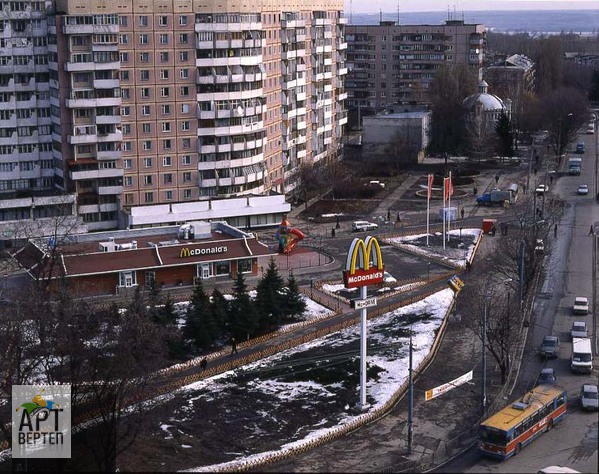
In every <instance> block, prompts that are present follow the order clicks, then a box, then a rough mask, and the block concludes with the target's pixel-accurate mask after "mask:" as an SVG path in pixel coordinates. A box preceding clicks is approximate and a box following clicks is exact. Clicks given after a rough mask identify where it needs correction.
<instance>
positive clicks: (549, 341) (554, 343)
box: [543, 339, 557, 347]
mask: <svg viewBox="0 0 599 474" xmlns="http://www.w3.org/2000/svg"><path fill="white" fill-rule="evenodd" d="M543 345H544V346H547V347H555V346H557V341H556V340H555V339H545V342H544V343H543Z"/></svg>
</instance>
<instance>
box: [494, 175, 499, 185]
mask: <svg viewBox="0 0 599 474" xmlns="http://www.w3.org/2000/svg"><path fill="white" fill-rule="evenodd" d="M495 184H499V175H498V174H496V175H495Z"/></svg>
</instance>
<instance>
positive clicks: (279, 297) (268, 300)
mask: <svg viewBox="0 0 599 474" xmlns="http://www.w3.org/2000/svg"><path fill="white" fill-rule="evenodd" d="M283 286H284V281H283V278H282V277H281V275H279V270H278V269H277V265H276V263H275V260H274V258H271V259H270V262H269V264H268V269H267V270H266V273H265V274H264V276H263V277H262V279H261V280H260V282H259V283H258V286H257V287H256V308H257V310H258V314H259V318H260V321H259V325H260V326H259V329H260V331H261V332H268V331H270V330H273V329H276V328H278V327H279V325H280V324H281V319H282V316H283V315H284V314H285V308H284V305H285V296H284V291H283Z"/></svg>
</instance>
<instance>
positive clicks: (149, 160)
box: [144, 157, 152, 168]
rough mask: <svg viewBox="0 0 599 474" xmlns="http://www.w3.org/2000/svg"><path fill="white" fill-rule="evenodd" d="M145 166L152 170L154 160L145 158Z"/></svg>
mask: <svg viewBox="0 0 599 474" xmlns="http://www.w3.org/2000/svg"><path fill="white" fill-rule="evenodd" d="M144 166H145V167H146V168H151V167H152V158H147V157H146V158H144Z"/></svg>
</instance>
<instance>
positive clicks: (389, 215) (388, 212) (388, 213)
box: [387, 209, 391, 221]
mask: <svg viewBox="0 0 599 474" xmlns="http://www.w3.org/2000/svg"><path fill="white" fill-rule="evenodd" d="M387 220H388V221H390V220H391V209H388V210H387Z"/></svg>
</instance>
